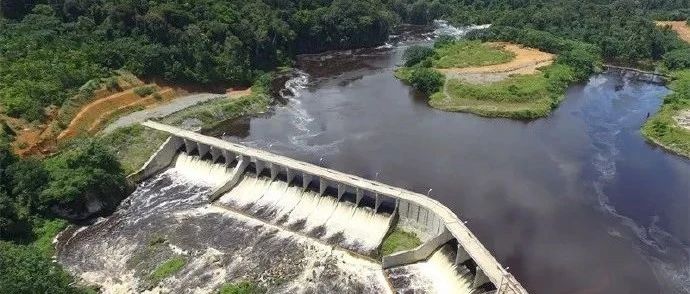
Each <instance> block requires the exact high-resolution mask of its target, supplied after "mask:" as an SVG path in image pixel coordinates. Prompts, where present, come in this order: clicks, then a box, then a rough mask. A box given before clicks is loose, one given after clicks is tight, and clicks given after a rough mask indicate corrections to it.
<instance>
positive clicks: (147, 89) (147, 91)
mask: <svg viewBox="0 0 690 294" xmlns="http://www.w3.org/2000/svg"><path fill="white" fill-rule="evenodd" d="M155 92H156V88H154V87H153V86H141V87H137V88H134V94H137V95H139V97H146V96H148V95H151V94H153V93H155Z"/></svg>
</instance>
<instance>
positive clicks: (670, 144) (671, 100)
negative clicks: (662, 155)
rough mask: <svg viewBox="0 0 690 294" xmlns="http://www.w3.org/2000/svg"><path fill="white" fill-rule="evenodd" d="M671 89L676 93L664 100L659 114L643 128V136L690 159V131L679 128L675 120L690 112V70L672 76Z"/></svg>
mask: <svg viewBox="0 0 690 294" xmlns="http://www.w3.org/2000/svg"><path fill="white" fill-rule="evenodd" d="M672 75H673V77H674V81H673V82H672V83H671V84H670V85H669V87H670V88H671V89H672V90H673V91H674V92H673V93H671V94H669V95H668V96H666V97H665V98H664V104H663V105H662V106H661V109H659V112H657V113H656V114H654V116H652V117H651V118H650V119H649V120H647V122H645V124H644V125H643V126H642V130H641V132H642V135H643V136H645V138H647V139H648V140H649V141H652V142H654V143H656V144H658V145H660V146H662V147H663V148H665V149H667V150H669V151H671V152H674V153H676V154H679V155H682V156H685V157H690V130H688V129H685V128H683V127H681V126H679V125H678V124H677V122H676V120H675V119H674V118H673V117H674V116H676V115H678V113H680V112H681V111H684V110H685V111H688V110H690V70H685V71H679V72H675V73H673V74H672Z"/></svg>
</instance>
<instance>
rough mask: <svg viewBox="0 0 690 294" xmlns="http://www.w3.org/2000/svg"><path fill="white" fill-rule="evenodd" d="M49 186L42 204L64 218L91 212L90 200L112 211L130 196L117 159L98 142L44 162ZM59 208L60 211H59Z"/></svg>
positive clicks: (83, 145) (42, 196)
mask: <svg viewBox="0 0 690 294" xmlns="http://www.w3.org/2000/svg"><path fill="white" fill-rule="evenodd" d="M44 165H45V169H46V171H47V172H48V175H49V183H48V185H47V187H46V188H45V190H43V192H42V195H41V198H42V202H44V203H46V204H49V205H50V206H51V208H52V210H53V211H56V212H57V211H62V212H66V214H64V215H61V216H63V217H70V218H79V217H80V216H82V217H83V216H88V215H84V214H91V213H95V212H93V211H89V208H88V207H89V202H90V200H94V199H97V200H98V201H99V202H101V204H102V205H103V206H104V207H103V209H112V208H114V207H115V206H117V204H118V203H119V201H120V200H121V199H122V198H123V197H124V195H125V193H126V188H127V185H126V181H125V176H124V172H123V170H122V167H121V166H120V163H119V162H118V161H117V159H116V158H115V156H114V155H113V154H112V153H110V152H109V151H108V150H107V149H105V147H103V146H102V145H100V144H98V143H96V142H95V141H87V142H81V143H79V144H75V146H73V147H72V148H70V149H66V150H65V151H63V152H61V153H59V154H57V155H55V156H53V157H51V158H48V159H46V160H45V161H44ZM56 208H57V210H56Z"/></svg>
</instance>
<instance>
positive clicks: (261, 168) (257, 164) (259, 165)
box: [252, 158, 266, 176]
mask: <svg viewBox="0 0 690 294" xmlns="http://www.w3.org/2000/svg"><path fill="white" fill-rule="evenodd" d="M252 161H253V162H254V167H255V168H256V175H257V176H258V175H260V174H261V172H262V171H264V168H265V167H266V164H264V162H263V161H262V160H261V159H257V158H252Z"/></svg>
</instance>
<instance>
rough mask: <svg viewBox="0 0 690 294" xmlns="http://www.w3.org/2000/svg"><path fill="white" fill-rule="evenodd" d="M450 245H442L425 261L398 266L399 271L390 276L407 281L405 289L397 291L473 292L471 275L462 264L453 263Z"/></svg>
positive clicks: (461, 293) (465, 293)
mask: <svg viewBox="0 0 690 294" xmlns="http://www.w3.org/2000/svg"><path fill="white" fill-rule="evenodd" d="M451 256H452V247H451V246H449V245H446V246H443V247H441V248H440V249H438V250H436V252H434V254H432V255H431V257H429V259H428V260H427V261H423V262H419V263H414V264H410V265H406V266H402V267H400V269H401V271H396V272H394V273H392V278H393V279H396V278H401V277H403V278H405V279H406V280H408V283H407V285H406V287H405V289H396V290H398V292H399V293H401V292H402V293H406V292H412V293H416V292H422V293H459V294H470V293H472V292H473V289H472V283H473V280H474V279H473V276H472V274H471V273H470V271H469V270H468V269H467V268H466V267H464V266H462V267H461V268H460V269H459V268H458V267H457V266H456V265H455V264H454V260H452V258H451Z"/></svg>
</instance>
